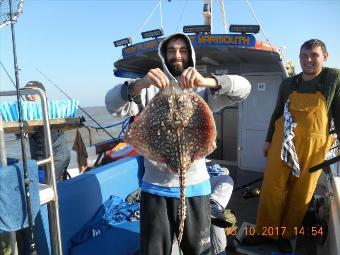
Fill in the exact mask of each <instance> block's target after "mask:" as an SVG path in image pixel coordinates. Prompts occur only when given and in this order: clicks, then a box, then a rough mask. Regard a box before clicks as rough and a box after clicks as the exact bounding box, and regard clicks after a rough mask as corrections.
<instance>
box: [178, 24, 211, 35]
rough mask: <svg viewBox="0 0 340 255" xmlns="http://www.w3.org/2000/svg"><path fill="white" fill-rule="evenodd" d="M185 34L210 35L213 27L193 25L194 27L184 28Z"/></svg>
mask: <svg viewBox="0 0 340 255" xmlns="http://www.w3.org/2000/svg"><path fill="white" fill-rule="evenodd" d="M183 32H184V33H195V34H200V33H202V34H204V33H210V32H211V27H210V26H209V25H192V26H184V27H183Z"/></svg>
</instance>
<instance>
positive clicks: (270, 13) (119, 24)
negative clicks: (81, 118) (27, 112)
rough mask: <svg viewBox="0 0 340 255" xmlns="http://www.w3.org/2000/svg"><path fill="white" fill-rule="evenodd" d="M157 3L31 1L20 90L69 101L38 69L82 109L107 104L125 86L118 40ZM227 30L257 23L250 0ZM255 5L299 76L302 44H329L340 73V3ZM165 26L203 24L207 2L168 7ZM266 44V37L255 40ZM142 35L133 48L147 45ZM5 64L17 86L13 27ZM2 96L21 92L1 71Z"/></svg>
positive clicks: (23, 23)
mask: <svg viewBox="0 0 340 255" xmlns="http://www.w3.org/2000/svg"><path fill="white" fill-rule="evenodd" d="M158 3H159V1H158V0H148V1H143V0H140V1H132V0H125V1H116V0H111V1H109V0H106V1H90V0H88V1H85V0H77V1H72V0H64V1H62V0H55V1H50V0H27V1H25V3H24V12H23V13H22V14H21V16H20V17H19V18H18V22H17V24H16V25H15V28H16V46H17V47H16V48H17V56H18V65H19V68H20V69H21V71H20V76H19V77H20V86H21V87H22V86H24V85H25V84H26V82H28V81H30V80H39V81H41V82H43V83H44V84H45V86H46V87H47V90H48V96H49V98H52V99H64V98H65V96H64V95H62V94H61V93H60V92H59V91H58V90H57V89H55V88H54V86H53V85H52V84H51V83H50V82H49V81H48V80H46V78H45V77H43V76H42V75H41V74H40V73H39V72H38V71H37V69H39V70H40V71H42V72H43V73H44V74H46V75H47V76H48V77H49V78H50V79H51V80H52V81H53V82H54V83H56V84H57V85H58V86H59V87H60V88H61V89H63V90H64V91H65V92H66V93H67V94H68V95H69V96H70V97H72V98H76V99H79V100H80V105H81V106H83V107H84V106H101V105H104V97H105V93H106V91H107V90H109V89H110V88H111V87H113V86H114V85H115V84H117V83H119V82H120V81H122V79H119V78H116V77H114V75H113V63H114V61H115V60H117V59H118V58H119V57H120V55H121V48H115V47H114V46H113V41H115V40H118V39H121V38H124V37H127V36H130V37H133V36H134V35H135V34H136V33H137V32H138V31H139V29H140V28H141V26H142V24H143V23H144V21H145V20H146V18H147V17H148V16H149V15H150V13H151V12H152V10H153V9H154V8H155V6H156V5H157V4H158ZM224 4H225V9H226V17H227V22H228V24H256V20H255V18H254V17H253V15H252V13H251V11H250V9H249V8H248V5H247V3H246V1H244V0H229V1H228V0H225V1H224ZM250 4H251V6H252V8H253V10H254V11H255V13H256V16H257V17H258V19H259V20H260V22H261V24H262V25H263V28H264V31H265V33H266V34H267V35H268V36H269V39H270V41H271V43H272V44H273V45H275V46H278V47H285V50H284V55H285V59H286V60H287V61H288V60H293V62H294V63H295V65H296V67H297V70H298V71H300V68H299V61H298V53H299V47H300V45H301V43H303V42H304V41H306V40H308V39H310V38H319V39H322V40H323V41H324V42H325V43H326V45H327V48H328V51H329V55H330V56H329V59H328V61H327V64H326V65H327V66H330V67H336V68H340V36H339V32H338V31H339V26H340V15H339V13H340V1H338V0H332V1H316V0H310V1H293V0H291V1H290V0H288V1H274V0H272V1H264V0H252V1H250ZM161 7H162V8H161V9H162V23H163V29H164V32H165V34H166V35H167V34H171V33H174V32H178V31H182V27H183V25H194V24H201V23H203V17H202V8H203V0H172V1H171V2H169V1H167V0H163V1H162V2H161ZM213 14H214V18H213V24H214V31H213V32H214V33H223V32H224V30H223V23H222V18H221V12H220V9H219V1H217V0H215V2H214V5H213ZM160 17H161V15H160V10H159V8H157V10H156V11H155V12H154V14H153V16H152V17H151V18H150V20H149V22H148V23H147V24H146V25H145V26H144V28H143V30H142V31H147V30H152V29H155V28H159V27H160V25H161V18H160ZM256 38H257V39H260V40H264V36H263V34H258V35H256ZM141 40H142V38H141V35H140V32H139V33H138V34H137V36H136V38H135V40H134V41H133V42H135V43H136V42H139V41H141ZM0 60H1V62H2V63H3V65H4V66H5V67H6V68H7V70H8V71H9V73H10V75H11V76H12V78H13V79H14V71H13V55H12V44H11V30H10V26H6V27H4V28H2V29H1V30H0ZM0 89H1V90H2V91H3V90H13V89H14V87H13V85H12V84H11V82H10V79H9V78H8V77H7V76H6V73H5V72H4V70H3V69H2V67H0Z"/></svg>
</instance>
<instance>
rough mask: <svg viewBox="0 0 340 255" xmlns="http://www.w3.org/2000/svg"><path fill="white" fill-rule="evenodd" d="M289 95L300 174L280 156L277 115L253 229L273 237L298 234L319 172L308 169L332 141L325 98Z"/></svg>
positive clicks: (280, 128) (280, 124)
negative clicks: (294, 172)
mask: <svg viewBox="0 0 340 255" xmlns="http://www.w3.org/2000/svg"><path fill="white" fill-rule="evenodd" d="M289 99H290V103H289V112H290V113H291V115H292V117H293V120H294V122H296V123H297V127H296V128H295V129H294V134H295V137H294V145H295V149H296V153H297V156H298V160H299V164H300V176H299V177H295V176H293V175H292V170H291V169H290V168H289V167H288V166H287V165H286V164H285V163H284V162H283V161H282V160H281V148H282V142H283V125H284V117H283V116H281V117H280V118H279V119H278V120H277V121H276V122H275V131H274V135H273V138H272V142H271V144H270V148H269V151H268V158H267V163H266V167H265V172H264V179H263V184H262V188H261V193H260V202H259V208H258V211H257V218H256V232H257V233H258V234H261V235H266V236H268V237H271V238H275V239H276V238H278V235H280V233H281V234H282V235H283V237H284V238H288V239H290V238H293V237H294V236H295V235H296V234H298V230H299V227H300V225H301V223H302V220H303V218H304V215H305V211H306V209H307V206H308V204H309V202H310V201H311V199H312V196H313V193H314V190H315V188H316V184H317V181H318V178H319V176H320V174H321V170H320V171H317V172H314V173H309V171H308V170H309V168H310V167H312V166H314V165H317V164H319V163H321V162H323V161H324V160H325V156H326V153H327V152H328V151H329V149H330V146H331V143H332V141H333V140H332V139H331V137H330V136H329V125H328V115H327V107H326V101H325V98H324V96H323V95H322V94H321V93H320V92H316V93H315V94H308V93H297V92H293V93H292V94H291V95H290V96H289Z"/></svg>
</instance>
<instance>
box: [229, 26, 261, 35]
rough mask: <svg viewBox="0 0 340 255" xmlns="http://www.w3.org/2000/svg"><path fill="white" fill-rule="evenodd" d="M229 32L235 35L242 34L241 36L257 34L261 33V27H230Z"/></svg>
mask: <svg viewBox="0 0 340 255" xmlns="http://www.w3.org/2000/svg"><path fill="white" fill-rule="evenodd" d="M229 31H230V32H233V33H241V34H247V33H252V34H257V33H258V32H259V31H260V26H259V25H230V27H229Z"/></svg>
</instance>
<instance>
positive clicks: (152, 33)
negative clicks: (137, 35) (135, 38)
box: [141, 28, 164, 39]
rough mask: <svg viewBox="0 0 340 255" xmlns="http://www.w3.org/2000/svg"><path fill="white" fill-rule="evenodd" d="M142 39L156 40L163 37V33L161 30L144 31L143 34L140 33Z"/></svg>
mask: <svg viewBox="0 0 340 255" xmlns="http://www.w3.org/2000/svg"><path fill="white" fill-rule="evenodd" d="M141 35H142V37H143V39H146V38H151V37H152V38H157V37H160V36H162V35H164V33H163V29H161V28H160V29H154V30H150V31H145V32H142V33H141Z"/></svg>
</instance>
